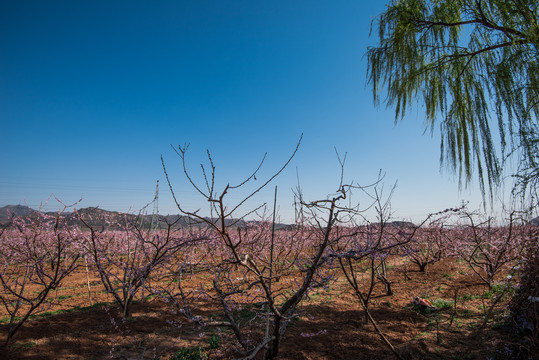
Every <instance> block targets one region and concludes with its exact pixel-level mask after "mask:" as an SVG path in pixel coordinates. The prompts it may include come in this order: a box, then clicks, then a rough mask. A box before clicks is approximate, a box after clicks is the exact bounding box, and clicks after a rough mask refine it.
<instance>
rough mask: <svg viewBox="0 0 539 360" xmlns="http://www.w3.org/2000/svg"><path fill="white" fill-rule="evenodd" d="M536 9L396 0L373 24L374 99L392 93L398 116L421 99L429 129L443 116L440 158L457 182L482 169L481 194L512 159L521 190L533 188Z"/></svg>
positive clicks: (524, 4) (538, 89)
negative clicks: (375, 37) (375, 33)
mask: <svg viewBox="0 0 539 360" xmlns="http://www.w3.org/2000/svg"><path fill="white" fill-rule="evenodd" d="M538 8H539V5H538V3H537V1H536V0H514V1H506V0H438V1H436V0H393V1H391V3H390V4H389V5H388V7H387V10H386V11H385V12H384V13H382V14H381V15H380V16H379V17H378V18H377V19H376V20H375V21H374V22H373V30H377V33H378V37H379V45H378V46H377V47H371V48H369V49H368V51H367V57H368V61H369V68H368V75H367V76H368V81H369V84H370V85H372V89H373V94H374V100H375V102H376V103H379V102H380V99H381V97H383V96H384V97H385V96H387V97H386V98H384V99H383V102H385V103H386V104H387V105H388V106H390V107H394V108H395V115H396V119H395V120H396V121H397V120H400V119H402V118H403V117H404V115H405V112H406V110H407V109H409V108H410V107H411V106H412V105H417V104H419V105H421V106H423V107H424V111H425V116H426V124H427V129H429V130H430V131H433V130H434V125H435V124H437V123H439V124H440V131H441V136H442V140H441V162H442V164H444V165H446V166H448V167H449V168H450V169H451V170H452V171H454V172H456V173H458V174H459V179H460V181H461V183H462V181H464V182H465V183H466V184H467V183H469V182H470V181H471V180H472V178H473V174H474V172H477V175H478V178H479V183H480V186H481V190H482V192H483V195H485V192H486V189H490V195H491V196H492V190H493V189H494V188H495V187H496V185H498V184H499V182H500V180H501V176H502V169H503V166H504V164H506V163H507V161H506V159H508V158H509V157H512V158H513V159H514V158H515V157H516V158H517V164H518V165H517V168H516V169H514V172H515V175H516V176H517V178H518V180H519V181H518V183H519V184H520V187H519V188H520V190H523V191H527V192H528V194H531V195H532V196H534V195H536V194H537V182H538V174H539V171H538V169H539V167H538V165H539V149H538V147H539V146H538V142H539V124H538V119H539V117H538V115H539V48H538V47H539V25H538V18H539V16H538ZM496 128H497V130H498V131H495V130H496ZM493 130H494V131H493ZM487 186H488V188H487ZM535 199H536V198H535Z"/></svg>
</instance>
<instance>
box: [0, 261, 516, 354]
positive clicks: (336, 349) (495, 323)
mask: <svg viewBox="0 0 539 360" xmlns="http://www.w3.org/2000/svg"><path fill="white" fill-rule="evenodd" d="M389 275H390V281H392V287H393V290H394V294H393V295H392V296H383V294H382V291H383V288H382V286H380V287H379V288H377V289H376V291H377V294H376V295H377V296H376V297H375V298H374V299H373V300H371V312H372V316H373V318H374V319H375V320H376V321H377V323H378V325H379V327H380V328H381V330H382V331H383V332H384V334H385V335H386V336H387V338H388V339H389V340H390V341H391V343H392V344H393V345H394V346H395V347H396V348H397V349H398V351H399V352H400V353H401V355H402V356H403V357H404V358H405V359H454V360H458V359H490V358H492V359H504V358H509V356H508V353H504V351H508V350H504V349H506V348H507V345H510V346H512V345H514V344H515V343H516V340H515V339H514V337H513V335H512V334H511V331H510V329H509V327H508V326H507V325H506V323H505V321H504V320H503V319H504V315H506V314H505V312H506V310H505V306H506V305H507V302H508V300H509V297H508V296H505V297H504V298H502V300H501V301H499V302H497V303H496V304H495V305H494V306H493V308H492V309H493V311H492V314H491V316H489V319H488V322H487V323H486V324H485V323H484V322H485V321H484V320H485V315H486V314H487V313H489V309H490V308H491V306H492V305H493V304H494V302H495V299H496V298H497V297H498V295H499V294H496V293H492V292H491V293H487V294H485V293H486V292H487V290H488V289H487V288H486V286H485V285H483V284H481V283H480V282H478V281H477V278H476V277H474V276H473V275H472V273H471V271H470V270H469V269H468V268H467V265H466V264H465V263H463V262H461V261H458V260H457V259H453V258H450V259H445V260H442V261H441V262H439V263H436V264H433V265H430V266H429V267H428V268H427V272H426V273H420V272H417V271H416V270H415V269H414V268H413V267H411V266H410V267H409V269H408V270H407V271H404V267H403V266H395V267H394V268H392V269H391V271H390V274H389ZM503 276H505V275H503ZM90 280H91V285H92V286H91V296H92V306H90V299H89V294H88V289H87V287H86V282H87V278H86V273H85V272H84V268H81V270H80V271H79V272H77V273H75V274H73V275H71V277H70V278H69V279H67V281H65V282H64V285H63V286H64V287H62V288H60V289H58V290H57V291H56V292H55V293H54V295H53V296H52V297H51V298H54V299H56V300H55V301H53V302H52V303H51V304H50V309H48V313H45V314H41V315H39V316H36V317H33V318H32V319H31V320H28V321H27V322H26V323H25V324H24V325H23V327H22V328H21V329H20V330H19V332H18V333H17V334H16V335H15V337H14V339H13V342H12V344H11V345H10V346H9V347H8V348H4V349H3V350H1V352H0V358H3V359H106V358H120V359H121V358H123V359H154V358H159V357H160V358H161V359H163V360H164V359H167V360H168V359H169V358H170V356H171V355H172V354H174V353H176V352H177V351H178V350H179V349H181V348H195V347H197V346H201V347H202V348H203V349H204V351H205V352H206V353H207V354H208V358H210V359H229V358H232V357H234V352H233V349H232V347H231V345H232V344H233V343H234V341H233V338H232V334H231V333H230V332H229V331H225V330H223V332H221V333H219V336H220V341H219V343H218V344H217V346H214V347H215V348H214V349H209V347H210V346H209V344H210V342H211V340H210V339H211V338H212V336H213V337H215V335H217V331H216V330H214V329H209V330H208V329H202V328H200V327H197V326H195V325H193V324H191V323H189V322H186V321H184V320H183V319H181V318H180V317H179V316H178V315H174V314H173V313H172V312H171V310H170V308H168V307H167V306H166V305H165V304H163V303H162V302H161V300H159V299H158V298H150V299H146V300H140V301H138V302H136V303H135V304H134V305H133V316H132V318H130V319H129V320H127V321H123V320H122V319H121V316H120V315H119V314H118V312H117V310H118V308H117V307H116V305H114V304H113V303H112V298H111V296H110V295H109V294H107V293H106V292H104V291H103V288H102V287H101V285H99V281H98V279H97V278H91V279H90ZM455 291H457V293H456V297H455ZM414 295H418V296H421V297H423V298H427V299H429V300H430V301H432V302H435V301H439V303H443V302H446V303H453V302H454V299H455V298H456V299H457V304H456V309H455V307H453V306H452V305H451V306H449V305H448V306H446V307H443V308H441V309H440V310H438V311H436V312H432V313H424V312H421V311H418V310H417V309H414V308H413V306H412V299H413V297H414ZM440 300H441V302H440ZM201 310H202V311H206V312H209V313H211V312H215V311H218V309H214V308H204V306H201ZM299 310H300V317H299V319H298V320H295V321H293V323H292V324H291V325H290V326H289V327H288V330H287V333H286V335H285V338H284V341H283V343H282V348H281V351H280V358H281V359H290V360H295V359H312V360H314V359H316V360H319V359H358V360H363V359H365V360H367V359H368V360H374V359H394V358H395V357H394V355H392V353H391V352H390V351H389V350H388V348H387V347H386V345H385V344H384V343H383V342H382V340H381V339H380V337H379V336H378V334H377V333H376V332H374V330H373V327H372V325H371V324H368V323H366V322H365V316H364V312H363V311H362V310H361V307H360V305H359V303H358V302H357V300H356V299H355V297H354V296H353V294H352V292H351V291H350V288H349V286H348V284H347V283H346V282H345V280H344V277H341V278H340V279H339V280H337V281H336V282H335V283H333V284H331V286H330V288H329V289H327V290H326V289H322V288H320V289H318V290H317V291H315V292H313V293H311V294H310V297H309V299H308V300H306V301H304V302H303V303H302V305H301V306H300V309H299ZM455 310H456V311H455ZM0 319H2V320H3V321H4V322H3V323H2V325H1V326H0V334H1V336H2V337H3V338H5V334H6V325H5V324H6V319H7V315H6V314H5V312H4V313H1V312H0ZM178 321H181V323H179V322H178ZM0 341H3V339H2V338H0ZM236 356H237V355H236Z"/></svg>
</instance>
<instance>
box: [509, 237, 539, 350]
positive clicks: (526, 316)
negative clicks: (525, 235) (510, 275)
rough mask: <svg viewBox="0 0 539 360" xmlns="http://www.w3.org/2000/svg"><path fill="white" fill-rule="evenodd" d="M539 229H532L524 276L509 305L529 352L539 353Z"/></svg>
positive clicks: (516, 326) (525, 259)
mask: <svg viewBox="0 0 539 360" xmlns="http://www.w3.org/2000/svg"><path fill="white" fill-rule="evenodd" d="M538 237H539V229H537V228H535V229H533V230H531V231H530V235H529V240H530V241H529V243H528V246H527V249H526V254H525V256H524V261H523V264H522V266H523V268H522V276H521V280H520V284H519V287H518V290H517V292H516V293H515V295H514V296H513V298H512V300H511V303H510V305H509V307H510V310H511V318H512V321H513V324H514V327H515V331H516V334H517V335H519V336H521V337H522V338H523V346H524V347H525V348H526V349H527V350H528V352H529V354H537V353H539V315H538V312H539V243H538Z"/></svg>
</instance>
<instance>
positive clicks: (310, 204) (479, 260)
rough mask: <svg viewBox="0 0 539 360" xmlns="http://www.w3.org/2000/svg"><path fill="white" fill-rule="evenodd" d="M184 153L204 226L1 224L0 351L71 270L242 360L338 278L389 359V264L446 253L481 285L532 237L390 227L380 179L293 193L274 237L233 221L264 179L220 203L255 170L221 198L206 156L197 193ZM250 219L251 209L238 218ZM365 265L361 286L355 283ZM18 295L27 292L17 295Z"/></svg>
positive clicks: (452, 223) (479, 224) (473, 223)
mask: <svg viewBox="0 0 539 360" xmlns="http://www.w3.org/2000/svg"><path fill="white" fill-rule="evenodd" d="M186 150H187V149H186V148H180V149H179V151H178V154H179V155H180V157H181V160H182V164H183V170H184V171H185V174H186V177H187V179H189V181H191V182H192V185H193V186H194V187H195V189H196V190H197V191H198V192H199V193H200V194H201V196H203V197H204V198H205V200H206V201H207V203H208V204H209V206H210V207H211V211H210V213H211V214H213V216H212V217H203V216H201V215H200V214H199V212H198V211H189V210H187V209H184V208H183V206H182V205H181V204H180V203H179V202H178V203H177V205H178V208H179V210H180V211H181V212H182V214H183V215H187V216H188V217H189V219H191V224H189V225H182V226H180V224H179V223H177V222H167V220H166V218H163V219H162V222H161V224H160V229H159V230H157V231H153V230H152V229H148V228H143V227H142V226H141V225H140V223H138V222H137V221H131V220H130V219H129V218H126V219H125V222H124V223H122V224H114V225H115V228H121V229H122V230H117V231H108V230H106V229H105V226H102V227H99V228H96V227H95V225H90V224H92V221H91V220H92V219H88V218H85V217H84V216H83V215H80V216H79V220H80V225H79V226H69V225H68V224H67V223H65V222H63V221H62V219H63V218H62V217H61V216H60V214H59V215H58V216H57V217H56V218H54V219H52V218H47V216H46V215H41V216H40V217H38V218H37V219H35V220H34V221H30V222H29V221H27V220H25V219H13V221H12V224H11V226H9V227H6V228H4V229H2V232H1V233H0V240H1V241H0V265H1V266H2V267H1V271H0V282H1V286H2V288H1V290H0V301H1V302H2V305H3V307H4V308H5V309H6V311H7V313H8V314H9V317H10V321H9V325H8V327H7V329H8V334H7V340H6V344H7V343H9V342H10V341H11V339H12V337H13V335H14V334H15V333H16V331H17V330H18V329H19V328H20V326H21V325H22V324H23V323H24V322H25V321H26V320H27V319H28V317H29V316H30V315H31V314H32V313H35V312H36V311H40V310H43V309H44V308H45V307H46V306H47V304H50V302H47V301H46V299H47V297H48V295H49V294H50V293H51V291H52V290H54V289H55V288H57V287H58V286H59V285H60V283H61V282H62V281H63V280H65V279H66V277H67V276H69V274H70V273H71V272H73V271H74V270H75V269H76V268H77V266H84V265H86V266H87V269H91V271H94V272H95V274H96V275H97V276H98V277H99V278H100V279H101V283H102V285H103V286H104V288H105V289H106V291H107V292H108V293H109V294H111V296H112V297H113V299H114V301H115V303H116V304H117V305H118V306H119V307H120V309H121V311H122V314H123V316H124V317H129V316H131V304H132V302H133V300H134V299H136V298H138V297H143V296H144V294H145V293H146V294H150V293H151V294H154V295H158V296H160V297H161V298H162V299H163V300H164V301H166V302H167V303H169V304H171V305H172V306H173V307H174V309H175V313H176V314H179V315H181V317H182V318H183V319H184V320H185V319H187V320H188V321H191V322H194V323H196V324H198V325H200V326H203V327H219V328H229V329H231V330H232V332H233V333H234V335H235V338H236V340H237V346H238V348H237V351H238V353H239V354H240V355H241V356H242V357H243V358H246V359H252V358H254V357H255V356H257V355H259V354H260V353H263V356H264V358H267V359H273V358H275V357H276V356H277V355H278V353H279V347H280V344H281V341H282V339H283V337H284V336H285V334H286V329H287V327H288V325H289V324H290V322H291V321H292V320H293V319H294V318H295V317H296V316H297V313H298V306H299V305H300V304H301V302H302V301H303V300H305V299H306V298H307V297H308V294H309V293H310V292H311V291H313V289H315V288H316V287H320V286H329V285H330V284H331V282H332V281H333V280H334V279H335V278H336V276H337V275H338V274H342V275H343V276H344V277H345V278H346V280H347V281H348V283H349V285H350V287H351V289H352V290H353V293H354V294H355V296H356V299H357V302H358V306H360V307H361V308H362V309H363V311H364V313H365V319H366V321H368V322H370V323H371V324H372V325H373V329H375V330H376V331H377V332H378V334H379V335H380V337H381V339H382V340H383V341H384V342H385V343H386V344H387V346H388V347H389V348H390V349H391V350H392V351H393V352H394V353H395V355H396V356H399V354H398V352H397V351H396V350H395V349H394V348H393V346H392V345H391V343H390V342H389V340H388V339H387V338H385V336H384V335H383V333H382V331H380V329H379V328H378V326H377V324H376V321H375V319H374V318H373V317H372V316H371V315H370V312H369V303H370V300H371V299H372V296H373V294H374V292H375V287H376V286H379V284H381V286H383V288H384V291H385V292H386V294H388V295H391V293H392V289H391V285H392V281H393V279H392V276H391V274H390V273H389V271H388V266H387V264H388V261H389V259H391V258H399V259H404V260H405V261H409V262H411V263H413V264H415V265H417V269H418V270H419V271H425V270H426V268H427V266H428V265H429V264H432V263H434V262H436V261H438V260H440V259H442V258H444V257H447V256H454V255H456V256H459V257H461V258H463V259H464V260H466V261H467V262H468V264H469V265H470V267H471V269H472V270H473V272H474V273H475V274H476V275H477V276H478V278H479V279H481V280H482V281H484V283H485V284H486V285H488V286H491V285H492V284H493V282H494V281H495V279H496V276H497V275H498V274H499V272H500V271H502V269H504V267H505V268H506V267H507V266H508V265H514V264H515V260H516V259H517V258H518V256H519V255H520V253H521V252H522V249H524V248H525V247H526V246H528V242H529V241H530V239H533V236H535V235H532V232H531V231H532V229H531V228H530V227H529V225H527V224H526V223H524V222H522V221H521V219H519V218H518V217H517V216H516V214H515V213H511V214H509V215H508V218H507V219H506V222H505V223H504V224H503V225H499V224H495V223H494V221H493V220H492V219H489V218H481V217H479V216H478V215H475V214H472V213H469V212H467V211H466V209H464V208H458V209H447V210H444V211H442V212H440V213H437V214H432V215H430V216H428V217H427V218H426V219H425V220H424V221H423V222H422V223H420V224H416V225H413V224H395V223H392V222H391V221H390V218H391V214H390V206H389V204H390V202H389V200H390V199H383V198H382V196H381V191H380V180H379V181H377V182H375V184H373V185H371V186H368V187H361V186H356V185H347V184H345V183H344V182H343V181H342V180H341V183H340V184H339V186H338V188H337V192H336V193H335V194H334V195H331V196H329V197H327V198H325V199H319V200H314V201H308V200H306V199H304V197H303V195H302V192H301V190H300V189H297V191H296V196H297V201H296V204H297V206H298V208H297V209H296V212H297V214H298V217H297V218H298V220H297V223H296V224H294V225H292V226H290V227H289V228H287V229H281V230H276V229H275V224H276V219H275V205H274V208H273V216H274V218H272V219H270V218H267V217H266V218H262V219H259V220H258V221H251V222H243V221H240V220H242V219H244V216H242V215H241V214H240V215H239V216H238V215H237V214H238V213H240V211H242V210H243V207H244V204H245V203H246V200H247V199H249V198H251V197H252V196H253V195H254V194H256V193H257V192H259V191H260V189H261V187H264V186H267V185H268V184H269V181H271V180H272V179H273V178H274V177H275V176H276V175H275V176H272V177H270V178H269V179H268V181H266V182H263V184H262V185H261V187H256V188H255V189H254V190H253V191H252V192H251V193H249V194H248V195H246V196H245V197H244V198H243V199H242V200H240V201H239V202H238V203H236V204H230V203H227V195H228V193H229V192H230V191H232V190H234V189H239V188H240V187H241V186H244V185H245V184H247V183H249V182H250V181H252V180H253V179H254V178H255V176H256V174H257V171H258V170H256V171H255V172H254V173H253V174H251V175H250V176H249V177H247V178H246V180H245V181H244V182H242V183H241V184H240V186H239V187H238V186H230V185H226V186H225V187H224V190H223V191H222V192H220V193H219V192H215V188H216V186H215V183H214V181H215V180H214V179H215V175H216V174H215V166H214V164H213V163H212V161H211V157H210V156H209V157H208V161H209V164H210V170H209V171H206V170H204V171H203V174H204V180H203V184H204V187H202V186H199V184H196V183H195V182H194V181H192V180H191V179H193V177H192V176H191V173H190V171H189V169H188V167H187V162H186ZM286 164H288V162H287V163H286ZM286 164H285V165H284V166H283V167H282V168H281V169H279V170H278V171H277V172H276V173H275V174H278V173H279V172H281V171H282V170H283V169H284V167H285V166H286ZM341 166H342V168H344V163H341ZM259 168H260V167H259ZM203 169H204V167H203ZM206 175H207V176H206ZM167 177H168V176H167ZM342 178H343V177H342V176H341V179H342ZM169 184H171V183H170V182H169ZM171 189H172V190H173V188H172V187H171ZM203 189H206V191H204V190H203ZM276 191H277V188H276ZM357 191H360V192H363V193H367V194H369V195H370V198H371V199H372V202H370V203H368V204H366V205H365V206H363V207H360V206H359V204H357V205H354V206H352V205H351V204H352V202H351V201H350V200H351V197H352V195H353V194H354V192H357ZM173 193H174V192H173ZM366 208H374V209H375V210H376V214H377V219H376V220H375V221H368V220H367V219H366V218H365V217H364V214H365V213H364V210H365V209H366ZM256 209H258V208H256ZM252 213H253V212H252V209H247V210H244V212H243V214H252ZM240 225H241V226H240ZM533 231H534V230H533ZM365 267H367V268H368V272H367V279H368V281H367V282H364V281H363V280H362V279H364V276H365V275H364V274H363V273H361V270H362V269H363V268H365ZM201 271H203V272H204V273H205V274H207V275H209V276H210V277H211V279H209V280H207V281H205V284H203V286H197V285H196V284H197V283H196V281H195V279H197V276H198V274H199V273H200V272H201ZM29 287H32V289H33V291H31V292H29V291H27V289H28V288H29ZM35 289H38V291H36V290H35ZM201 298H204V299H205V300H206V301H210V302H213V303H214V304H216V305H217V306H219V307H220V308H221V311H222V313H221V316H220V317H219V318H211V317H204V316H203V314H200V313H198V312H197V308H196V304H197V302H198V301H199V299H201ZM246 314H247V315H248V316H246ZM177 320H178V321H180V320H181V319H177Z"/></svg>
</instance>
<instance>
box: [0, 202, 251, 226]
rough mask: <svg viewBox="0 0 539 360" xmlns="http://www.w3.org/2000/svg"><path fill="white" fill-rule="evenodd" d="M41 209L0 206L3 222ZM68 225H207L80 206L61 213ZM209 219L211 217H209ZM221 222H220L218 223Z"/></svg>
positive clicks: (235, 222)
mask: <svg viewBox="0 0 539 360" xmlns="http://www.w3.org/2000/svg"><path fill="white" fill-rule="evenodd" d="M38 214H39V211H37V210H34V209H32V208H30V207H28V206H22V205H8V206H4V207H2V208H0V224H1V225H6V224H8V223H9V220H10V218H12V217H29V218H32V217H34V216H37V215H38ZM44 214H45V215H49V216H51V217H52V218H53V219H55V218H56V216H57V215H58V213H57V212H46V213H44ZM62 217H63V218H64V219H65V221H66V223H67V225H69V226H80V227H81V228H82V229H85V228H86V225H84V224H83V222H82V221H81V219H82V220H83V221H84V222H85V223H86V224H87V225H88V226H90V227H92V228H94V229H96V230H98V229H107V230H118V229H122V228H125V227H126V226H128V225H132V224H136V225H137V226H139V227H141V228H143V229H148V228H149V227H150V226H151V224H152V221H153V222H154V224H155V223H156V222H158V224H159V227H160V228H162V229H163V228H166V227H167V226H168V225H167V224H172V226H173V228H179V227H185V226H187V225H192V226H193V225H194V226H206V225H205V224H203V223H201V222H200V221H195V220H194V219H191V218H189V217H188V216H182V215H165V216H163V215H159V216H157V217H155V218H154V217H153V216H152V215H147V214H128V213H121V212H118V211H109V210H103V209H100V208H98V207H88V208H83V209H77V211H76V212H66V213H63V214H62ZM206 219H207V220H209V219H208V218H206ZM216 224H219V221H217V222H216ZM248 224H249V222H247V221H244V220H234V219H230V220H227V225H231V226H233V227H245V226H248Z"/></svg>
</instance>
